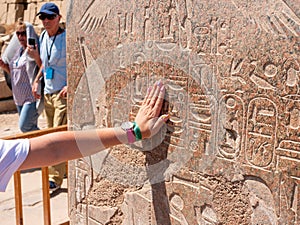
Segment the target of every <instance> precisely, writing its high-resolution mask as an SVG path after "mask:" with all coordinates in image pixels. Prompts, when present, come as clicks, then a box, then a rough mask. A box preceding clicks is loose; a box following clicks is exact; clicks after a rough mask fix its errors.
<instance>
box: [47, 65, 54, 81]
mask: <svg viewBox="0 0 300 225" xmlns="http://www.w3.org/2000/svg"><path fill="white" fill-rule="evenodd" d="M53 72H54V70H53V69H52V68H51V67H48V68H47V69H46V79H49V80H51V79H53Z"/></svg>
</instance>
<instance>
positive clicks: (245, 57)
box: [67, 0, 300, 225]
mask: <svg viewBox="0 0 300 225" xmlns="http://www.w3.org/2000/svg"><path fill="white" fill-rule="evenodd" d="M67 10H68V11H67V12H68V15H67V27H68V37H67V43H68V50H67V51H68V77H69V79H68V81H69V87H70V89H69V90H71V93H70V96H69V120H70V121H69V127H70V129H73V130H84V129H85V130H87V129H94V128H100V127H114V126H119V125H120V123H121V122H123V121H127V120H132V119H133V118H134V115H135V114H136V113H137V110H138V108H139V105H140V103H141V101H142V99H143V97H144V95H145V93H146V89H147V87H148V86H149V85H151V84H153V83H154V82H155V81H157V80H159V79H161V80H163V81H164V83H165V84H166V87H167V95H166V97H165V104H164V107H163V111H164V112H168V113H169V114H170V115H171V118H170V120H169V121H168V123H167V124H166V126H165V127H164V128H163V129H162V131H161V132H160V133H159V134H158V135H156V136H155V137H153V138H152V139H151V140H147V141H143V142H137V143H135V144H133V145H130V146H129V145H122V146H117V147H114V148H111V149H107V150H106V151H103V152H101V153H99V154H96V155H94V156H92V157H86V158H84V159H82V160H76V161H72V162H71V163H70V169H69V173H70V179H69V190H70V202H69V203H70V204H69V206H70V216H71V224H95V225H100V224H124V225H133V224H135V225H146V224H149V225H168V224H172V225H179V224H181V225H187V224H189V225H196V224H197V225H200V224H201V225H204V224H230V225H232V224H239V225H245V224H251V225H256V224H264V225H267V224H293V225H296V224H300V4H299V1H298V0H286V1H283V0H275V1H266V0H263V1H257V0H231V1H227V0H218V1H217V0H211V1H200V0H194V1H192V0H161V1H159V0H158V1H149V0H146V1H142V0H135V1H133V0H126V1H112V0H101V1H100V0H99V1H97V0H88V1H79V0H70V1H69V5H68V9H67ZM99 144H101V143H99Z"/></svg>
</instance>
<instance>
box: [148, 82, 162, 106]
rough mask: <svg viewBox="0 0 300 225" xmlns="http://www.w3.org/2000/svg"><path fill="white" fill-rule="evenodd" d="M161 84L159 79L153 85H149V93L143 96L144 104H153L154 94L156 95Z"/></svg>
mask: <svg viewBox="0 0 300 225" xmlns="http://www.w3.org/2000/svg"><path fill="white" fill-rule="evenodd" d="M161 85H162V82H161V80H159V81H157V82H155V84H154V85H153V87H150V90H149V89H148V91H149V93H148V94H147V96H146V98H145V104H146V105H151V104H152V105H153V103H154V102H155V96H157V93H158V90H159V88H160V86H161Z"/></svg>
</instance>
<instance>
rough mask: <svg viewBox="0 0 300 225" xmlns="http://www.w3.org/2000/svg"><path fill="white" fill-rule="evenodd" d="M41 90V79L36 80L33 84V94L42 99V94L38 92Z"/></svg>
mask: <svg viewBox="0 0 300 225" xmlns="http://www.w3.org/2000/svg"><path fill="white" fill-rule="evenodd" d="M38 90H39V81H38V80H35V81H34V82H33V84H32V94H33V96H34V97H35V98H36V99H40V98H41V95H39V94H38Z"/></svg>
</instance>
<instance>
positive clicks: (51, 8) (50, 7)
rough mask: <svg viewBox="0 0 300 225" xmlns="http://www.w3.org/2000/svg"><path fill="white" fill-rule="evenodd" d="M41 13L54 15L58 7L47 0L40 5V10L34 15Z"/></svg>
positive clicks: (57, 11) (57, 12)
mask: <svg viewBox="0 0 300 225" xmlns="http://www.w3.org/2000/svg"><path fill="white" fill-rule="evenodd" d="M43 13H44V14H48V15H54V14H57V15H59V9H58V7H57V5H55V4H54V3H52V2H47V3H45V4H44V5H42V7H41V9H40V11H39V12H38V14H36V15H37V16H38V15H40V14H43Z"/></svg>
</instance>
